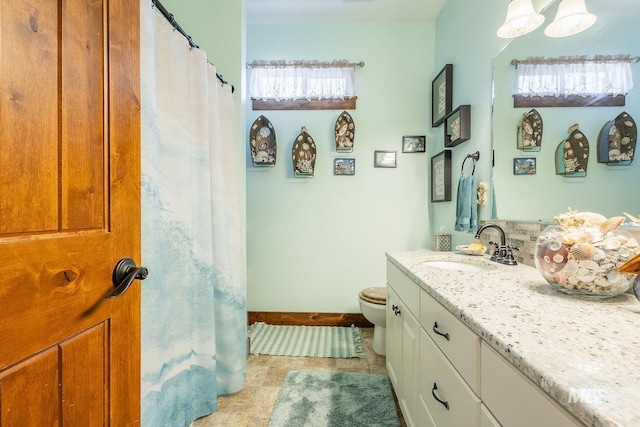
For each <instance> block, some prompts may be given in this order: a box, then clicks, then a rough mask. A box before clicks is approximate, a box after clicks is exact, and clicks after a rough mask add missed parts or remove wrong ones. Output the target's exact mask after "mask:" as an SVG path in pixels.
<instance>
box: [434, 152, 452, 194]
mask: <svg viewBox="0 0 640 427" xmlns="http://www.w3.org/2000/svg"><path fill="white" fill-rule="evenodd" d="M450 201H451V150H444V151H441V152H440V153H438V154H436V155H435V156H433V157H431V202H433V203H437V202H450Z"/></svg>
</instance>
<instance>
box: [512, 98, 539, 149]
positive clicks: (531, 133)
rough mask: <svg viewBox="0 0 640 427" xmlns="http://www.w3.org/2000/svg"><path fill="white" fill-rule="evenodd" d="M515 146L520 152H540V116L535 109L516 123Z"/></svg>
mask: <svg viewBox="0 0 640 427" xmlns="http://www.w3.org/2000/svg"><path fill="white" fill-rule="evenodd" d="M517 146H518V149H519V150H522V151H540V148H541V146H542V116H540V113H538V111H536V109H535V108H533V109H531V110H530V111H529V112H527V113H525V114H524V115H523V116H522V120H521V121H520V122H519V123H518V142H517Z"/></svg>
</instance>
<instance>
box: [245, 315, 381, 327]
mask: <svg viewBox="0 0 640 427" xmlns="http://www.w3.org/2000/svg"><path fill="white" fill-rule="evenodd" d="M255 322H264V323H268V324H269V325H303V326H351V325H355V326H358V327H360V328H373V324H372V323H371V322H369V321H368V320H367V319H365V317H364V316H363V315H362V313H297V312H277V311H249V312H248V324H249V325H251V324H253V323H255Z"/></svg>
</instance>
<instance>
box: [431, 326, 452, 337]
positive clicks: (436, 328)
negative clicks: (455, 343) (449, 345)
mask: <svg viewBox="0 0 640 427" xmlns="http://www.w3.org/2000/svg"><path fill="white" fill-rule="evenodd" d="M433 332H435V333H436V334H438V335H442V336H443V337H445V338H446V339H447V341H451V338H449V332H447V333H446V334H443V333H442V332H440V331H439V330H438V322H433Z"/></svg>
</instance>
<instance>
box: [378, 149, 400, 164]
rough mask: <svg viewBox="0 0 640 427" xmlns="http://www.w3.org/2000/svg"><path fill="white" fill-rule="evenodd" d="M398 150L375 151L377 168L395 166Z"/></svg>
mask: <svg viewBox="0 0 640 427" xmlns="http://www.w3.org/2000/svg"><path fill="white" fill-rule="evenodd" d="M397 154H398V152H397V151H378V150H376V151H375V152H374V153H373V166H375V167H377V168H395V167H396V166H397V164H396V157H397Z"/></svg>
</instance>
